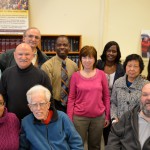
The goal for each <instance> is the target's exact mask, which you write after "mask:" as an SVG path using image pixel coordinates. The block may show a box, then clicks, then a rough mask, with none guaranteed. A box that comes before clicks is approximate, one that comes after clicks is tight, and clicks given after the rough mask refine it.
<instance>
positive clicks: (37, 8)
mask: <svg viewBox="0 0 150 150" xmlns="http://www.w3.org/2000/svg"><path fill="white" fill-rule="evenodd" d="M149 6H150V0H125V1H123V0H44V1H41V0H31V1H30V26H36V27H38V28H39V29H40V30H41V33H42V34H81V35H82V45H86V44H88V45H93V46H95V48H96V49H97V51H98V57H99V55H100V54H101V52H102V50H103V47H104V45H105V44H106V43H107V42H108V41H110V40H115V41H117V42H118V43H119V45H120V48H121V53H122V60H124V59H125V57H126V56H127V55H128V54H131V53H138V54H140V32H141V30H142V29H150V19H149V14H150V9H149ZM147 61H148V60H147V59H144V62H145V66H146V68H145V70H144V72H143V74H145V75H147Z"/></svg>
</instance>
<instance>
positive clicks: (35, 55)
mask: <svg viewBox="0 0 150 150" xmlns="http://www.w3.org/2000/svg"><path fill="white" fill-rule="evenodd" d="M36 61H37V51H36V52H35V53H34V57H33V59H32V64H33V65H35V63H36Z"/></svg>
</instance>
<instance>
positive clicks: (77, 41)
mask: <svg viewBox="0 0 150 150" xmlns="http://www.w3.org/2000/svg"><path fill="white" fill-rule="evenodd" d="M58 36H59V35H41V42H40V44H39V48H40V49H41V50H42V51H43V52H44V53H45V54H47V55H48V56H49V57H50V58H51V57H53V56H54V55H55V54H56V52H55V50H54V49H55V40H56V38H57V37H58ZM66 36H67V37H68V38H69V41H70V44H71V50H70V51H69V54H68V57H69V58H70V59H72V60H73V61H74V62H76V63H77V65H78V66H80V64H79V50H80V49H81V35H66ZM22 38H23V37H22V35H17V34H15V35H13V34H11V35H0V53H5V52H6V51H8V50H12V49H15V48H16V46H17V45H18V44H20V43H22Z"/></svg>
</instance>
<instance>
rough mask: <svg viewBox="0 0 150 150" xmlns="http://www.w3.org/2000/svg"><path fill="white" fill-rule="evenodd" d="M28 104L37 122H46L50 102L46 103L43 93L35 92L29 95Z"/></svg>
mask: <svg viewBox="0 0 150 150" xmlns="http://www.w3.org/2000/svg"><path fill="white" fill-rule="evenodd" d="M31 99H32V100H31V102H30V103H29V104H28V105H29V108H30V110H31V111H32V113H33V115H34V116H35V118H36V119H38V120H46V119H47V116H48V112H49V107H50V102H47V100H46V96H45V94H44V92H35V93H33V94H32V95H31Z"/></svg>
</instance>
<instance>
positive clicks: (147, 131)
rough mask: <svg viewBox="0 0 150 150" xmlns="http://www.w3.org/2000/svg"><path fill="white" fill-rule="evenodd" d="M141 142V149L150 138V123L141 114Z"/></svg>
mask: <svg viewBox="0 0 150 150" xmlns="http://www.w3.org/2000/svg"><path fill="white" fill-rule="evenodd" d="M138 117H139V120H138V122H139V141H140V143H141V147H143V145H144V143H145V141H146V140H147V139H148V138H149V137H150V122H148V121H147V120H145V118H144V117H143V115H142V114H141V113H139V115H138Z"/></svg>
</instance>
